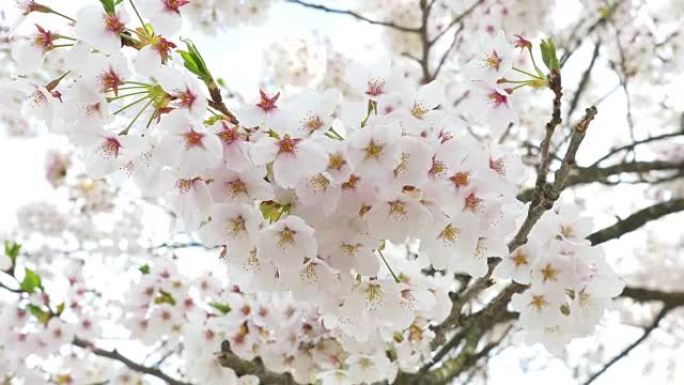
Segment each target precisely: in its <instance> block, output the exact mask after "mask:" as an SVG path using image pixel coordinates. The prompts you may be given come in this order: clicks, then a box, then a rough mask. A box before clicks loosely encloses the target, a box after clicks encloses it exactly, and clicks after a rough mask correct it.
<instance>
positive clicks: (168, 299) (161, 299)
mask: <svg viewBox="0 0 684 385" xmlns="http://www.w3.org/2000/svg"><path fill="white" fill-rule="evenodd" d="M154 303H155V304H157V305H161V304H163V303H167V304H169V305H171V306H175V305H176V299H175V298H173V296H172V295H171V294H170V293H167V292H165V291H164V290H159V295H158V296H157V298H155V299H154Z"/></svg>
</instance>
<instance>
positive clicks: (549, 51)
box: [539, 39, 560, 71]
mask: <svg viewBox="0 0 684 385" xmlns="http://www.w3.org/2000/svg"><path fill="white" fill-rule="evenodd" d="M539 49H540V51H541V55H542V61H543V62H544V64H545V65H546V68H548V69H549V70H550V71H558V70H560V63H559V61H558V56H557V55H556V45H555V44H553V41H552V40H551V39H549V40H542V41H541V44H539Z"/></svg>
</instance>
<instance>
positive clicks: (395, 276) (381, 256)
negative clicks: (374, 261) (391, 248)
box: [378, 249, 401, 283]
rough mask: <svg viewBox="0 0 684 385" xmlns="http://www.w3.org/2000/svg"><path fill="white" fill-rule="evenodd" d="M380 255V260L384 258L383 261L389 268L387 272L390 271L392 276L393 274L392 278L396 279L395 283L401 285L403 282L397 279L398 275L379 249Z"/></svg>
mask: <svg viewBox="0 0 684 385" xmlns="http://www.w3.org/2000/svg"><path fill="white" fill-rule="evenodd" d="M378 254H380V258H382V261H383V262H385V266H387V270H389V272H390V274H392V278H394V282H396V283H399V282H401V281H400V280H399V277H397V275H396V274H394V270H392V268H391V267H390V265H389V263H388V262H387V259H385V254H383V253H382V250H380V249H378Z"/></svg>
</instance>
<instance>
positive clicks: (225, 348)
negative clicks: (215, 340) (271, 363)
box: [218, 341, 298, 385]
mask: <svg viewBox="0 0 684 385" xmlns="http://www.w3.org/2000/svg"><path fill="white" fill-rule="evenodd" d="M218 360H219V362H220V363H221V366H223V367H226V368H231V369H233V370H234V371H235V373H236V374H237V375H238V376H244V375H246V374H251V375H255V376H257V377H259V383H260V384H261V385H298V384H297V382H295V380H294V379H293V378H292V375H291V374H289V373H274V372H271V371H269V370H268V369H266V368H265V367H264V365H263V364H262V363H261V360H260V359H259V358H257V359H255V360H253V361H246V360H243V359H242V358H240V357H238V356H236V355H235V354H234V353H233V352H232V351H231V350H230V343H229V342H228V341H223V343H222V344H221V353H220V354H219V356H218Z"/></svg>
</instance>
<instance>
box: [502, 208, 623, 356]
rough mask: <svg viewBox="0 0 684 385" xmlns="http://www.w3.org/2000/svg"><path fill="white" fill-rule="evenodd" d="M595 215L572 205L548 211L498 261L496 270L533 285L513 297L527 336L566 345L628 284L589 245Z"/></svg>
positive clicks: (583, 332)
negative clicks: (588, 215) (587, 215)
mask: <svg viewBox="0 0 684 385" xmlns="http://www.w3.org/2000/svg"><path fill="white" fill-rule="evenodd" d="M591 227H592V222H591V219H589V218H585V217H581V216H579V215H578V212H577V208H576V207H574V206H571V205H565V206H560V207H558V208H556V209H554V210H551V211H549V212H547V213H546V214H545V215H544V216H543V217H542V218H541V220H540V221H539V224H538V226H537V227H535V229H534V230H533V232H532V233H531V234H530V237H529V240H528V242H527V243H526V244H525V245H523V246H520V247H519V248H517V249H515V250H514V251H513V252H512V253H511V254H510V255H508V256H507V257H506V258H504V260H503V261H502V262H501V264H499V266H497V269H496V270H495V272H494V273H495V275H496V276H498V277H501V278H512V279H513V281H515V282H517V283H521V284H525V285H529V288H528V289H527V290H525V292H523V293H522V294H515V295H514V296H513V299H512V301H511V304H512V307H513V309H514V310H515V311H517V312H519V313H520V325H521V326H522V327H523V329H525V330H526V332H527V337H528V341H529V342H531V343H534V342H541V343H543V344H544V345H545V346H546V347H547V348H548V349H549V350H552V351H556V352H559V351H562V349H563V348H564V347H565V345H566V344H567V343H568V342H569V341H570V340H571V339H573V338H576V337H581V336H585V335H587V334H590V333H591V332H592V331H593V330H594V328H595V327H596V325H597V324H598V322H599V321H601V319H602V318H603V313H604V311H605V309H606V308H608V307H609V306H610V302H611V299H612V298H613V297H615V296H617V295H619V294H620V293H621V292H622V289H623V286H624V284H623V283H622V281H621V280H620V279H619V278H618V277H617V276H616V275H615V273H614V272H613V271H612V269H611V268H610V266H608V265H607V264H606V261H605V259H604V258H603V254H602V252H601V249H600V248H597V247H591V244H590V242H589V241H588V240H586V237H587V236H588V235H589V234H590V233H591Z"/></svg>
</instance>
